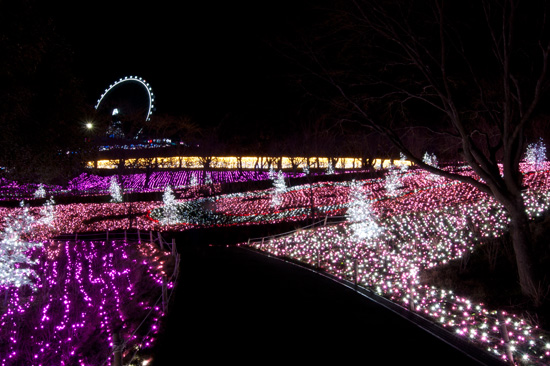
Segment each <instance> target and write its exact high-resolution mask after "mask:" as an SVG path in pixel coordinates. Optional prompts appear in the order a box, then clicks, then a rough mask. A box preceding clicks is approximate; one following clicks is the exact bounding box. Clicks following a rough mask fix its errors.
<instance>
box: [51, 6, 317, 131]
mask: <svg viewBox="0 0 550 366" xmlns="http://www.w3.org/2000/svg"><path fill="white" fill-rule="evenodd" d="M305 3H306V1H302V0H297V1H291V0H278V1H277V0H262V1H244V2H243V1H241V2H239V1H226V2H216V3H213V2H208V1H195V2H190V1H170V2H168V1H166V2H164V1H151V2H149V1H147V2H137V1H116V0H111V1H106V0H95V1H59V2H57V3H55V4H54V5H53V8H52V12H53V13H54V14H55V22H56V24H57V28H58V32H59V33H61V34H62V35H63V36H64V37H66V39H67V41H68V42H69V43H70V44H71V45H72V48H73V50H74V58H75V67H76V70H77V74H78V76H79V77H80V78H81V79H82V80H83V82H84V84H85V89H86V93H87V95H88V98H89V100H90V101H91V102H92V103H95V101H96V100H97V98H99V96H100V95H101V93H102V92H103V91H104V90H105V88H106V87H107V86H109V85H110V84H111V83H112V82H114V81H116V80H118V79H119V78H121V77H124V76H130V75H135V76H140V77H142V78H144V79H145V80H146V81H147V82H149V83H150V85H151V87H152V89H153V92H154V94H155V96H156V99H157V103H156V107H157V110H156V113H159V114H172V115H189V116H191V117H193V118H194V119H195V120H197V121H199V122H200V123H214V124H215V123H217V122H218V120H220V119H221V118H224V116H226V117H225V118H232V119H236V120H237V119H239V118H242V119H254V116H255V115H261V114H273V113H275V114H277V113H281V110H283V109H285V110H286V109H287V108H288V107H289V106H290V104H292V102H291V101H290V100H289V99H291V98H289V95H290V94H289V89H288V88H286V87H285V85H286V83H287V80H286V79H285V77H284V75H285V74H287V73H288V71H289V70H290V69H289V66H288V64H287V63H285V62H284V61H283V58H282V57H281V56H280V55H278V54H277V52H275V51H274V50H273V49H272V48H271V47H270V46H269V43H271V42H274V41H275V40H276V39H277V38H281V37H282V38H288V37H290V38H292V37H295V36H296V34H297V32H299V29H300V27H304V26H307V24H308V18H309V17H310V14H311V13H313V6H311V5H306V4H305Z"/></svg>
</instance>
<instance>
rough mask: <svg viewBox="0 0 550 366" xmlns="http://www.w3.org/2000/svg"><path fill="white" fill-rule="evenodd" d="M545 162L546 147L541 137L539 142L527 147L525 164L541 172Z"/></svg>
mask: <svg viewBox="0 0 550 366" xmlns="http://www.w3.org/2000/svg"><path fill="white" fill-rule="evenodd" d="M545 161H546V145H545V144H544V141H543V140H542V137H541V138H539V141H538V142H534V143H531V144H529V145H527V150H526V151H525V162H526V163H527V164H529V165H530V166H531V167H532V168H533V169H534V170H539V169H540V168H541V167H542V166H543V164H544V162H545Z"/></svg>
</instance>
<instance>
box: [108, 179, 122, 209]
mask: <svg viewBox="0 0 550 366" xmlns="http://www.w3.org/2000/svg"><path fill="white" fill-rule="evenodd" d="M109 193H111V202H117V203H118V202H122V190H121V188H120V185H119V184H118V180H117V177H116V175H113V176H112V177H111V184H110V186H109Z"/></svg>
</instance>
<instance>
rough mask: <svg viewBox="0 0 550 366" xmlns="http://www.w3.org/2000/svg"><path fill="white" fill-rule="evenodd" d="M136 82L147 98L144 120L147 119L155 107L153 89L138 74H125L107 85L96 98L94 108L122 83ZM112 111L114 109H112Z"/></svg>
mask: <svg viewBox="0 0 550 366" xmlns="http://www.w3.org/2000/svg"><path fill="white" fill-rule="evenodd" d="M134 83H137V84H138V85H141V86H142V89H144V90H145V92H146V100H147V108H146V116H145V121H149V118H150V117H151V114H152V113H153V110H154V108H155V106H154V103H155V96H154V94H153V90H152V89H151V86H150V85H149V83H148V82H146V81H145V80H143V79H142V78H140V77H139V76H126V77H123V78H120V79H119V80H117V81H115V82H114V83H113V84H111V85H109V87H108V88H107V89H105V91H104V92H103V94H102V95H101V97H100V98H99V99H98V100H97V103H96V105H95V109H96V110H99V109H100V107H101V106H103V104H105V101H106V100H107V99H109V97H110V96H111V95H113V94H115V93H116V91H117V90H118V89H120V88H121V86H123V85H130V84H134ZM113 112H114V109H113Z"/></svg>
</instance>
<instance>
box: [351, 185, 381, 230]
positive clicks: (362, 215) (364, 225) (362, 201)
mask: <svg viewBox="0 0 550 366" xmlns="http://www.w3.org/2000/svg"><path fill="white" fill-rule="evenodd" d="M346 216H347V220H348V222H349V223H350V224H351V225H350V229H351V230H352V232H353V238H354V239H356V240H358V241H362V240H370V239H374V238H377V237H379V236H380V235H381V234H382V232H383V229H382V228H381V227H380V226H379V225H378V223H377V222H376V217H375V213H374V211H373V209H372V205H371V202H370V200H369V199H368V197H367V195H366V194H365V191H364V190H363V184H362V183H361V182H356V181H354V182H353V184H352V185H351V186H350V197H349V207H348V210H347V213H346Z"/></svg>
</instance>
